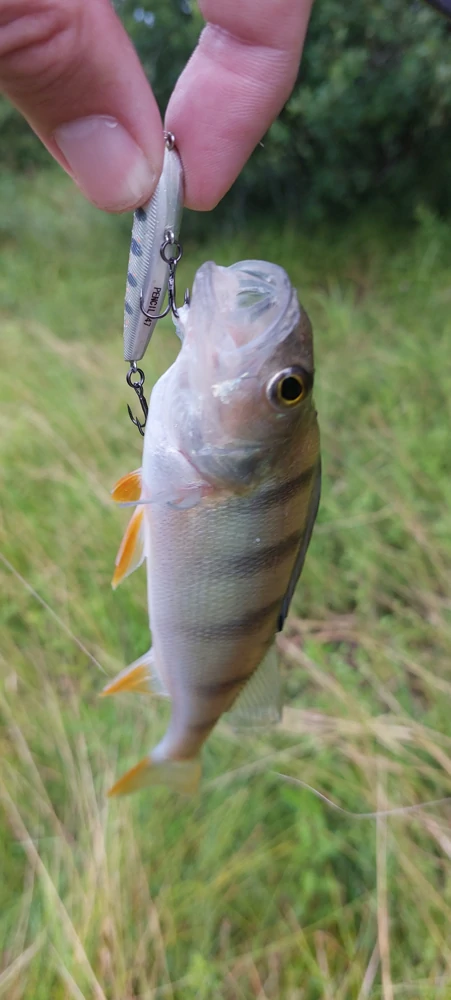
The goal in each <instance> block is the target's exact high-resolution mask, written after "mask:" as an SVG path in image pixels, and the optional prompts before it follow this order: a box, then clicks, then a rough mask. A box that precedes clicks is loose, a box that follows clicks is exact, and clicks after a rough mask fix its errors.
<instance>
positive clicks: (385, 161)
mask: <svg viewBox="0 0 451 1000" xmlns="http://www.w3.org/2000/svg"><path fill="white" fill-rule="evenodd" d="M141 2H142V4H143V6H141V7H138V6H137V5H136V0H117V2H116V7H117V9H118V12H119V14H120V16H121V17H122V19H123V21H124V23H125V25H126V27H127V30H128V31H129V33H130V35H131V37H132V38H133V41H134V43H135V45H136V47H137V49H138V52H139V54H140V57H141V59H142V62H143V64H144V67H145V69H146V72H147V75H148V77H149V79H150V82H151V84H152V86H153V88H154V91H155V94H156V97H157V100H158V103H159V105H160V107H161V108H162V110H163V109H164V108H165V106H166V104H167V101H168V99H169V95H170V93H171V90H172V88H173V86H174V83H175V81H176V79H177V77H178V75H179V73H180V72H181V70H182V68H183V66H184V64H185V62H186V60H187V59H188V57H189V55H190V52H191V51H192V49H193V48H194V45H195V43H196V39H197V37H198V34H199V31H200V29H201V26H202V19H201V17H200V15H199V13H198V12H197V10H195V9H194V8H193V9H191V7H190V3H189V0H141ZM450 81H451V62H450V28H449V26H448V24H447V22H446V21H444V20H443V19H442V18H440V17H439V16H438V15H437V14H436V13H435V12H433V11H432V10H430V9H429V8H428V7H427V6H426V5H425V4H424V3H423V2H422V0H411V2H410V3H409V2H407V0H375V2H374V3H373V4H372V5H368V4H362V3H361V0H348V2H347V3H346V4H344V3H343V2H342V0H322V2H321V3H318V4H317V5H316V6H315V7H314V10H313V16H312V21H311V25H310V28H309V33H308V37H307V43H306V49H305V55H304V59H303V63H302V67H301V71H300V74H299V78H298V81H297V83H296V87H295V89H294V92H293V94H292V97H291V98H290V100H289V101H288V103H287V105H286V107H285V109H284V111H283V112H282V114H281V116H280V118H279V120H278V121H277V122H276V123H275V124H274V125H273V126H272V128H271V129H270V131H269V133H268V135H267V137H266V138H265V141H264V146H263V148H262V147H258V148H257V150H256V151H255V153H254V155H253V157H252V158H251V160H250V162H249V164H248V165H247V167H246V168H245V170H244V171H243V174H242V176H241V177H240V179H239V181H238V182H237V183H236V184H235V185H234V188H233V191H232V192H231V194H230V195H229V197H228V199H227V203H226V206H224V207H225V208H226V209H227V212H228V213H230V211H232V216H234V217H235V218H236V219H241V218H242V216H243V213H248V214H250V213H251V212H252V211H256V210H262V209H263V208H264V210H265V212H267V211H268V207H270V208H271V209H272V210H273V211H274V212H277V213H278V214H280V213H282V214H284V215H287V214H290V216H293V214H298V215H299V216H306V217H307V218H309V217H310V218H311V217H313V218H318V217H321V216H324V215H325V214H328V215H330V214H334V213H345V212H349V211H351V210H354V209H356V208H357V207H359V206H361V205H362V204H368V202H369V201H371V200H375V199H376V200H380V201H385V203H386V204H387V205H389V206H394V207H395V210H396V217H397V218H399V217H400V216H403V217H409V216H411V215H413V213H414V212H415V209H416V206H417V204H418V203H419V202H422V203H424V204H429V205H430V206H431V207H433V208H434V209H438V210H440V211H443V212H448V211H449V209H450V207H451V205H450V195H449V178H448V163H449V161H450V158H451V157H450V154H451V86H450ZM0 129H1V136H2V142H1V145H0V157H1V159H2V160H3V162H5V161H6V162H8V163H9V165H11V162H12V161H13V162H14V164H15V165H16V166H18V167H22V166H24V165H27V164H28V163H30V162H34V161H35V160H37V159H38V160H39V161H42V159H43V158H44V157H46V156H47V154H45V153H43V152H42V151H41V150H40V147H39V144H38V143H37V141H36V140H35V139H34V138H33V136H32V134H31V133H30V132H29V130H28V129H27V126H25V124H23V123H22V122H21V120H20V118H19V116H18V115H16V114H15V113H13V112H12V111H10V110H9V108H7V105H6V103H5V102H3V103H2V104H1V105H0Z"/></svg>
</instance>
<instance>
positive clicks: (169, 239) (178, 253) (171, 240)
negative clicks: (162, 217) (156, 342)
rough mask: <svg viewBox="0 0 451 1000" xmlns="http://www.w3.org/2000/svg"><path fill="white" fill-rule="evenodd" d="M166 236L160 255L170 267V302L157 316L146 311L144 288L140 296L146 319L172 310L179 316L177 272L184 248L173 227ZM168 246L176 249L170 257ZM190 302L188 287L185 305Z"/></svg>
mask: <svg viewBox="0 0 451 1000" xmlns="http://www.w3.org/2000/svg"><path fill="white" fill-rule="evenodd" d="M164 236H165V238H164V242H163V243H162V244H161V247H160V257H161V258H162V260H164V262H165V264H167V265H168V267H169V278H168V304H167V306H166V309H165V310H164V312H162V313H159V315H158V316H155V314H154V313H150V312H146V310H145V309H144V305H143V303H144V297H143V293H142V290H141V294H140V296H139V308H140V309H141V312H142V314H143V316H145V317H146V319H151V320H157V319H163V318H164V317H165V316H167V315H168V313H170V312H172V315H173V316H174V317H175V319H178V318H179V311H178V309H177V305H176V298H177V292H176V287H175V272H176V268H177V264H178V263H179V261H180V260H181V259H182V254H183V249H182V245H181V243H179V241H178V240H176V238H175V236H174V233H173V232H172V229H166V231H165V234H164ZM168 247H174V249H175V254H173V253H172V254H170V256H169V257H167V256H166V250H167V248H168ZM189 302H190V297H189V291H188V289H186V291H185V295H184V298H183V305H184V306H189Z"/></svg>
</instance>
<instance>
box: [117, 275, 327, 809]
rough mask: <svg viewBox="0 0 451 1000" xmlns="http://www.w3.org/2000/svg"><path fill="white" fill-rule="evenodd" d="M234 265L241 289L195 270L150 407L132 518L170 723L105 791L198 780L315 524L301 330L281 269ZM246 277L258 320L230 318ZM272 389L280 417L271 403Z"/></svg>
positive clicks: (307, 338)
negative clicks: (171, 354)
mask: <svg viewBox="0 0 451 1000" xmlns="http://www.w3.org/2000/svg"><path fill="white" fill-rule="evenodd" d="M250 264H252V265H253V266H252V268H251V267H250V266H249V265H250ZM257 264H258V268H257ZM246 265H247V266H246ZM240 267H241V268H242V269H243V271H242V274H244V278H243V277H242V274H240V273H239V272H238V280H237V276H236V273H232V275H230V272H234V268H228V269H224V268H216V267H215V265H213V264H209V265H204V267H203V268H201V270H200V272H198V276H197V277H196V282H195V285H194V291H193V299H192V305H191V306H190V309H189V311H185V316H184V319H183V322H182V327H184V329H182V331H181V332H182V334H183V336H184V340H183V346H182V350H181V352H180V354H179V357H178V358H177V360H176V362H175V363H174V365H173V366H172V367H171V368H170V369H169V371H167V372H166V373H165V374H164V376H162V378H161V379H160V380H159V382H158V383H157V385H156V386H155V388H154V390H153V393H152V397H151V400H150V408H149V418H148V424H147V429H146V436H145V444H144V456H143V469H142V495H141V501H142V502H144V508H141V509H144V512H145V517H144V521H145V539H146V540H145V551H146V557H147V579H148V606H149V620H150V626H151V630H152V642H153V644H152V655H153V662H154V664H155V668H156V671H157V673H158V676H159V678H160V680H161V682H162V683H163V684H164V686H165V687H166V688H167V691H168V694H169V696H170V697H171V702H172V714H171V720H170V723H169V727H168V729H167V732H166V734H165V736H164V737H163V739H162V740H161V741H160V743H159V745H158V747H156V748H155V749H154V750H153V751H152V752H151V754H150V755H149V757H148V758H146V759H145V761H143V762H141V763H140V764H139V765H137V767H136V768H134V769H132V772H130V774H129V775H126V776H125V778H124V779H120V781H119V782H118V785H117V786H116V787H115V789H113V793H115V792H118V793H121V792H124V791H131V790H133V788H136V787H141V785H142V784H145V783H152V782H156V781H159V780H160V777H159V775H158V774H157V772H158V769H159V768H160V771H161V780H163V778H164V780H167V781H168V782H169V783H170V784H173V785H174V786H176V785H177V782H180V783H181V784H182V785H183V783H185V786H186V785H189V784H190V782H191V781H192V782H193V785H194V784H195V783H196V781H195V775H194V772H190V777H189V776H188V771H186V778H185V779H184V778H183V777H181V776H182V775H183V767H184V766H185V765H189V764H190V763H193V762H194V761H197V758H198V754H199V751H200V748H201V746H202V744H203V743H204V741H205V739H206V738H207V736H208V734H209V732H210V731H211V729H212V728H213V727H214V726H215V724H216V723H217V721H218V719H219V718H220V717H221V715H223V714H224V713H225V712H227V711H229V710H230V709H231V708H232V707H233V706H234V705H235V703H238V701H237V699H238V698H239V696H240V692H241V691H243V690H245V689H246V687H247V685H248V683H249V682H250V679H251V678H253V677H254V676H256V675H257V674H258V672H259V670H260V665H262V664H263V662H264V661H265V656H266V654H267V653H268V650H270V648H271V647H272V645H273V643H274V637H275V633H276V631H277V628H278V623H279V619H280V615H281V609H282V606H283V604H284V600H285V595H286V594H287V591H288V590H289V587H290V585H291V581H292V578H293V574H294V573H295V571H296V567H297V565H298V562H299V555H300V553H301V555H302V551H303V550H304V549H306V548H307V545H308V541H309V538H310V534H311V531H312V527H313V521H314V519H315V516H316V508H317V503H318V497H319V454H320V444H319V430H318V423H317V416H316V411H315V409H314V406H313V402H312V398H311V393H310V389H311V383H312V380H313V375H312V373H313V354H312V341H311V328H310V325H309V323H308V319H307V318H306V316H305V314H304V313H301V314H300V310H299V306H298V304H297V297H296V296H295V294H294V293H293V290H292V289H291V286H290V285H289V282H288V279H287V277H286V275H285V273H284V272H283V271H281V269H280V268H276V267H275V266H274V265H262V264H260V263H259V262H244V264H242V265H235V272H236V269H238V268H240ZM264 267H266V268H268V269H269V268H272V269H273V270H271V272H270V277H268V274H267V272H265V271H264V270H263V268H264ZM260 269H262V270H260ZM232 279H233V280H232ZM250 279H251V286H252V295H254V296H255V295H256V293H255V286H256V287H257V291H258V294H257V296H256V297H257V305H259V308H260V312H259V310H258V309H256V308H254V305H253V301H254V300H253V298H252V295H250V306H248V304H247V302H246V303H244V305H242V304H241V303H239V306H238V307H237V306H236V305H235V303H236V301H239V295H240V294H241V292H242V286H243V283H244V285H245V291H249V288H248V284H249V280H250ZM240 282H241V284H240ZM246 282H247V283H248V284H246ZM205 283H207V285H208V283H209V286H208V287H207V289H205ZM212 285H213V292H212V287H211V286H212ZM202 292H204V294H205V295H206V297H207V300H208V297H209V295H210V300H209V301H207V304H205V303H204V302H203V301H202V295H201V293H202ZM276 292H277V293H278V295H279V297H281V298H282V301H280V298H278V295H277V294H276ZM258 295H260V299H259V298H258ZM265 296H266V298H265ZM284 296H285V299H284ZM212 299H213V302H212ZM262 301H263V305H262ZM263 306H264V308H263ZM209 309H210V312H213V313H214V315H213V316H209ZM247 309H250V311H251V320H252V321H253V323H251V321H250V320H248V316H247V312H246V310H247ZM215 310H216V311H215ZM252 310H253V312H252ZM224 315H225V319H224ZM215 320H216V322H215ZM271 322H272V327H271ZM248 325H249V326H250V328H248ZM268 327H269V331H268ZM179 332H180V331H179ZM280 369H282V372H280ZM299 373H301V374H299ZM283 378H285V379H288V382H287V384H286V391H287V393H288V395H289V397H290V398H289V401H288V403H289V405H288V403H287V404H285V401H284V400H283V399H282V400H280V399H279V398H278V399H277V405H275V401H274V399H273V398H272V397H271V393H272V392H273V388H272V387H273V384H274V385H276V388H277V391H278V392H279V389H280V384H281V380H282V381H283ZM274 379H276V382H274ZM277 379H278V381H277ZM296 379H298V383H297V382H296ZM290 380H291V381H290ZM298 384H299V385H300V387H301V389H302V393H301V391H299V396H300V398H299V399H296V400H295V404H292V398H291V397H293V394H295V393H296V392H297V391H298V390H297V388H296V386H297V385H298ZM291 406H293V409H292V410H291V412H290V408H291ZM296 406H297V409H296V408H295V407H296ZM302 558H303V557H302ZM299 569H300V567H299ZM140 676H141V675H140ZM130 688H132V685H131V684H130ZM136 689H138V688H136ZM146 761H147V763H146ZM171 765H172V769H171ZM174 765H177V767H178V766H180V770H179V771H176V770H175V767H174ZM196 775H197V776H198V772H197V771H196ZM196 780H197V779H196Z"/></svg>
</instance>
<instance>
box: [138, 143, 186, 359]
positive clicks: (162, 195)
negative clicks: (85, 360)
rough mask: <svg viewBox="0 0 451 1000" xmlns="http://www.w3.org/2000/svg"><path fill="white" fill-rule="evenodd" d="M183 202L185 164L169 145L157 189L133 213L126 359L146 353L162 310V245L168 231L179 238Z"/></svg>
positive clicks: (165, 282)
mask: <svg viewBox="0 0 451 1000" xmlns="http://www.w3.org/2000/svg"><path fill="white" fill-rule="evenodd" d="M182 205H183V172H182V165H181V162H180V157H179V155H178V153H177V150H176V149H175V148H174V147H173V145H171V144H170V145H168V144H167V145H166V149H165V154H164V162H163V170H162V173H161V177H160V180H159V183H158V186H157V189H156V191H155V193H154V194H153V196H152V198H150V200H149V201H148V202H147V203H146V204H145V205H143V206H142V208H137V209H136V211H135V213H134V220H133V229H132V238H131V244H130V254H129V260H128V271H127V287H126V292H125V306H124V358H125V360H126V361H140V359H141V358H142V357H143V356H144V354H145V351H146V350H147V346H148V344H149V341H150V338H151V336H152V334H153V331H154V329H155V324H156V322H157V317H158V316H159V314H160V312H161V310H162V306H163V302H164V297H165V295H166V290H167V287H168V277H169V271H168V264H167V261H165V260H163V259H162V257H161V253H160V248H161V244H162V241H163V240H164V238H165V233H171V235H172V237H173V238H174V239H177V236H178V233H179V228H180V220H181V215H182ZM141 293H142V309H141V305H140V298H141ZM143 310H144V311H143ZM146 313H147V315H145V314H146Z"/></svg>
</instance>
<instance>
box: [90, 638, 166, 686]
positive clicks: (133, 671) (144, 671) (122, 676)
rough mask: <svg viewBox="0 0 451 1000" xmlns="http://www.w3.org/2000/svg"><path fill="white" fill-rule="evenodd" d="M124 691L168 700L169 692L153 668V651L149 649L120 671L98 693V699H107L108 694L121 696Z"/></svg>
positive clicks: (154, 667)
mask: <svg viewBox="0 0 451 1000" xmlns="http://www.w3.org/2000/svg"><path fill="white" fill-rule="evenodd" d="M124 691H133V692H136V693H139V694H153V695H155V696H156V697H159V698H169V692H168V691H167V690H166V687H165V685H164V683H163V681H162V680H161V677H160V676H159V673H158V670H157V668H156V666H155V657H154V652H153V649H149V651H148V653H145V655H144V656H140V657H139V659H138V660H135V661H134V663H131V664H130V666H129V667H125V669H124V670H121V672H120V673H119V674H118V675H117V677H115V678H114V679H113V680H112V681H110V682H109V684H106V686H105V687H104V689H103V691H101V692H100V697H101V698H107V697H108V695H110V694H122V693H123V692H124Z"/></svg>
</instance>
